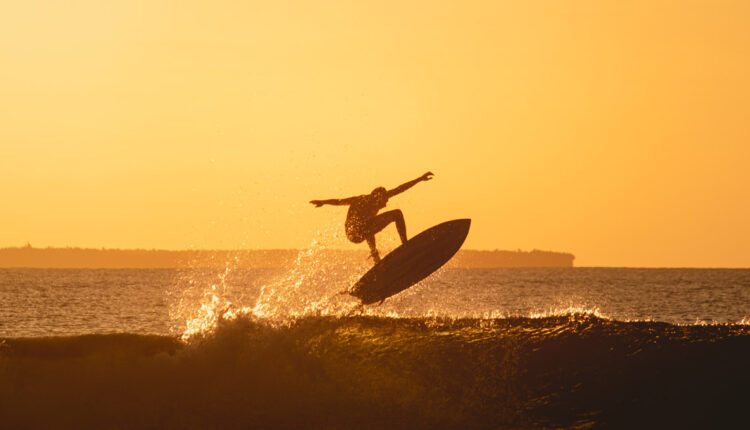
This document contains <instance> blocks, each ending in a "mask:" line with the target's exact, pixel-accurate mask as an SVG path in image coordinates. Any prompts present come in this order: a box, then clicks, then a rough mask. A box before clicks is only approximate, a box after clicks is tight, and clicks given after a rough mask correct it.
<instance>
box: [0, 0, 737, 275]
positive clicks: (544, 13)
mask: <svg viewBox="0 0 750 430" xmlns="http://www.w3.org/2000/svg"><path fill="white" fill-rule="evenodd" d="M238 3H242V4H238ZM404 3H406V4H407V5H404ZM748 22H750V2H746V1H736V2H730V1H712V2H708V1H698V2H691V1H679V2H674V1H654V0H648V1H628V2H623V1H601V0H592V1H575V2H558V1H535V2H526V1H514V2H501V1H487V2H477V1H475V2H436V1H424V2H417V1H414V2H402V1H383V0H380V1H377V2H374V1H373V2H352V1H335V2H334V1H310V2H285V1H274V2H257V3H254V2H233V1H232V2H230V1H212V2H204V1H200V2H199V1H171V2H168V1H143V2H135V1H120V2H116V1H108V2H101V1H93V0H92V1H73V2H55V1H29V0H27V1H12V2H3V3H2V5H0V58H2V62H3V65H2V67H0V94H1V95H2V97H0V118H2V120H1V121H2V126H1V127H0V148H1V149H2V153H1V155H2V156H1V157H0V201H2V206H1V208H2V209H0V246H20V245H23V244H24V243H26V241H30V242H31V243H32V244H33V245H34V246H66V245H72V246H85V247H102V246H104V247H121V248H136V247H138V248H168V249H184V248H189V247H195V248H238V247H243V248H284V247H302V246H307V245H309V244H310V243H311V241H312V240H313V239H315V238H316V237H317V238H318V239H319V240H321V241H323V242H324V244H325V245H328V246H332V247H345V246H349V245H347V243H346V241H345V239H344V237H343V234H341V230H342V229H343V227H342V226H343V220H344V216H345V209H344V208H336V207H324V208H320V209H315V208H313V207H312V206H311V205H309V204H308V203H307V201H308V200H310V199H313V198H332V197H347V196H350V195H354V194H361V193H366V192H369V191H370V190H371V189H372V188H373V187H375V186H377V185H384V186H386V187H394V186H396V185H398V184H400V183H401V182H403V181H406V180H409V179H412V178H414V177H417V176H419V175H420V174H422V173H423V172H425V171H427V170H432V171H433V172H435V174H436V177H435V179H434V180H433V181H431V182H428V183H424V184H419V185H417V186H416V187H415V188H414V189H412V190H410V191H409V192H407V193H406V194H404V195H401V196H399V197H396V198H395V199H394V200H392V202H391V203H390V205H389V206H390V207H398V208H401V209H402V210H403V211H404V213H405V215H406V220H407V226H408V228H409V232H410V233H411V234H414V233H416V232H418V231H420V230H422V229H424V228H427V227H429V226H431V225H433V224H437V223H439V222H441V221H445V220H448V219H451V218H458V217H470V218H472V219H473V220H474V222H473V225H472V231H471V233H470V235H469V238H468V240H467V242H466V245H465V247H467V248H475V249H494V248H500V249H517V248H521V249H526V250H530V249H532V248H539V249H549V250H558V251H569V252H572V253H574V254H576V256H577V257H578V259H577V261H576V264H577V265H622V266H743V267H747V266H750V222H748V220H750V199H748V197H747V188H748V184H750V169H748V167H747V166H748V162H749V161H750V139H749V138H750V127H749V126H748V125H749V124H750V123H749V122H748V119H749V118H750V84H749V83H748V81H749V80H748V76H750V55H748V52H749V51H750V26H748V25H747V23H748ZM320 231H324V232H325V233H324V234H322V235H320V234H316V232H320ZM333 232H335V234H334V233H333ZM395 237H396V233H395V229H389V230H388V231H387V232H386V233H384V234H383V237H382V240H381V242H383V243H393V241H394V239H395ZM379 239H381V238H380V236H379ZM362 246H363V245H362Z"/></svg>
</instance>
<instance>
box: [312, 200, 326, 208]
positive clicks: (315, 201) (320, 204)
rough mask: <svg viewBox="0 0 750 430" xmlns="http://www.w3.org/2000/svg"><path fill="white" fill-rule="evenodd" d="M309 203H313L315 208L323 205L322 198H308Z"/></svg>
mask: <svg viewBox="0 0 750 430" xmlns="http://www.w3.org/2000/svg"><path fill="white" fill-rule="evenodd" d="M310 203H312V204H314V205H315V207H316V208H319V207H321V206H323V201H322V200H310Z"/></svg>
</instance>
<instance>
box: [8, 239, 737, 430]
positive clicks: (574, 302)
mask: <svg viewBox="0 0 750 430" xmlns="http://www.w3.org/2000/svg"><path fill="white" fill-rule="evenodd" d="M364 270H366V267H364V266H356V267H352V266H347V265H337V264H335V262H320V261H317V260H316V257H315V255H314V253H307V254H305V253H301V254H300V257H299V258H298V259H297V261H296V262H295V264H293V265H292V266H291V267H288V268H285V269H234V268H233V267H232V264H231V262H228V263H227V265H226V267H225V268H224V269H221V270H218V269H203V268H195V269H113V270H107V269H0V428H8V429H15V428H34V429H36V428H71V429H72V428H76V429H77V428H97V429H130V428H133V429H136V428H137V429H141V428H149V429H151V428H153V429H223V428H231V429H235V428H236V429H246V428H258V429H263V428H285V429H286V428H289V429H292V428H312V429H353V428H357V429H358V428H362V429H433V428H446V429H464V428H476V429H511V428H513V429H515V428H530V429H532V428H533V429H536V428H540V429H541V428H568V429H581V428H661V429H667V428H736V426H738V425H739V426H740V427H742V426H746V425H747V417H746V414H745V410H744V406H743V405H745V404H747V402H748V400H750V388H748V387H750V370H748V365H747V362H748V357H750V326H749V325H748V323H750V269H631V268H523V269H521V268H519V269H460V268H453V269H443V270H441V271H439V272H438V273H436V274H435V275H433V276H432V277H430V278H428V279H427V280H425V281H423V282H422V283H420V284H418V285H416V286H414V287H412V288H411V289H408V290H406V291H404V292H402V293H401V294H398V295H396V296H393V297H391V298H389V299H387V300H386V301H385V302H384V303H383V304H382V305H380V306H378V305H372V306H367V307H365V308H364V309H359V308H358V307H357V302H356V300H355V299H354V298H352V297H350V296H348V295H346V294H338V293H340V292H341V291H342V290H343V289H345V288H346V287H347V286H349V285H351V284H352V283H353V282H354V281H356V279H358V277H359V276H361V275H362V273H363V271H364Z"/></svg>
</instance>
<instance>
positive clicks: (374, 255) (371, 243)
mask: <svg viewBox="0 0 750 430" xmlns="http://www.w3.org/2000/svg"><path fill="white" fill-rule="evenodd" d="M366 240H367V245H369V246H370V255H372V259H373V260H375V263H378V262H380V254H379V253H378V248H377V247H375V236H374V235H373V236H368V237H367V239H366Z"/></svg>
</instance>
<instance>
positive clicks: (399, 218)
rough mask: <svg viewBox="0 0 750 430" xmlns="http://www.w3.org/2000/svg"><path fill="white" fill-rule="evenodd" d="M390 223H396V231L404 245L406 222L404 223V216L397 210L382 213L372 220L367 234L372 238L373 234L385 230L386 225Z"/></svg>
mask: <svg viewBox="0 0 750 430" xmlns="http://www.w3.org/2000/svg"><path fill="white" fill-rule="evenodd" d="M392 222H395V223H396V230H398V236H399V237H400V238H401V243H406V241H407V237H406V222H404V214H403V213H402V212H401V211H400V210H399V209H394V210H392V211H388V212H383V213H382V214H379V215H377V216H376V217H375V218H373V219H372V220H371V221H370V223H369V224H368V227H369V228H368V230H369V233H370V234H371V235H373V236H374V235H375V233H377V232H379V231H380V230H382V229H384V228H386V227H387V226H388V224H390V223H392ZM373 243H374V239H373Z"/></svg>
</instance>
